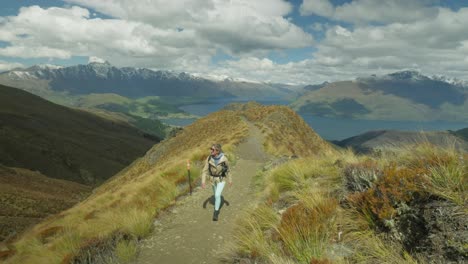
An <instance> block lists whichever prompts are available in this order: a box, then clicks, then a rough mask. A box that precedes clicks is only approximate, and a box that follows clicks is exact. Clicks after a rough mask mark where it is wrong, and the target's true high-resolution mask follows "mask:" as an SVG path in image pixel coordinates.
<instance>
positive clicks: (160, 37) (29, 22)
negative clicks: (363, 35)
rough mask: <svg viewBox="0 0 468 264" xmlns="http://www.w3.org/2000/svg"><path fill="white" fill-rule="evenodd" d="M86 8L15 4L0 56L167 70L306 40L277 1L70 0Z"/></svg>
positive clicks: (0, 36)
mask: <svg viewBox="0 0 468 264" xmlns="http://www.w3.org/2000/svg"><path fill="white" fill-rule="evenodd" d="M68 2H70V3H77V4H80V5H83V6H86V7H91V8H93V9H95V10H96V11H99V12H102V13H104V14H106V15H109V16H112V17H115V18H114V19H101V18H97V17H94V16H91V13H92V12H91V11H90V10H88V9H87V8H83V7H78V6H72V7H68V8H59V7H51V8H47V9H44V8H41V7H39V6H30V7H23V8H21V9H20V10H19V14H18V15H17V16H11V17H6V18H4V21H3V23H2V24H0V40H3V41H6V42H9V44H10V45H9V46H7V47H5V48H3V49H0V56H11V57H18V56H19V57H23V58H28V57H29V58H38V57H46V58H47V57H48V58H69V57H70V56H98V57H101V58H105V59H106V60H108V61H110V62H112V63H114V64H116V65H120V66H140V67H153V68H164V69H175V68H180V67H182V66H186V65H188V66H190V65H197V64H199V63H205V64H209V63H210V58H211V57H212V56H213V55H215V54H216V53H217V52H219V51H220V50H221V51H223V52H224V53H226V54H230V55H232V56H245V55H255V54H257V55H258V54H266V53H267V52H269V51H271V50H281V49H285V48H296V47H306V46H307V45H310V44H311V43H312V41H313V39H312V36H311V35H309V34H308V33H306V32H304V31H303V30H302V29H301V28H299V27H298V26H296V25H294V24H292V23H291V22H290V21H289V20H287V19H285V18H284V17H283V16H284V15H286V14H288V13H289V12H291V11H292V6H291V4H289V3H287V2H285V1H283V0H274V1H270V0H268V1H267V0H257V1H235V2H233V3H231V2H227V1H221V0H219V1H218V0H216V1H205V0H193V1H188V0H187V1H171V2H167V1H146V2H145V4H142V3H141V2H135V1H127V0H108V1H87V0H73V1H72V0H70V1H68Z"/></svg>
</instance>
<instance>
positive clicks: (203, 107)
mask: <svg viewBox="0 0 468 264" xmlns="http://www.w3.org/2000/svg"><path fill="white" fill-rule="evenodd" d="M247 101H249V100H247V99H237V100H236V101H235V102H247ZM256 101H258V102H259V103H262V104H265V105H272V104H280V105H287V104H288V102H287V101H284V100H278V99H274V98H273V99H264V100H256ZM232 102H233V100H232V99H229V98H228V99H221V100H216V101H214V102H213V103H209V104H193V105H185V106H182V107H180V108H181V109H182V110H184V111H186V112H188V113H190V114H194V115H198V116H205V115H208V114H210V113H212V112H216V111H219V110H220V109H222V108H223V107H224V106H226V105H227V104H229V103H232ZM300 115H301V117H302V118H303V119H304V120H305V121H306V122H307V124H309V125H310V126H311V127H312V129H314V131H315V132H317V133H318V134H319V135H320V136H321V137H323V138H324V139H327V140H342V139H345V138H349V137H352V136H356V135H358V134H362V133H364V132H367V131H370V130H383V129H386V130H389V129H392V130H404V131H443V130H458V129H461V128H466V127H468V123H467V122H447V121H430V122H418V121H385V120H355V119H339V118H328V117H319V116H314V115H310V114H300ZM194 121H195V119H172V120H171V119H169V120H164V122H166V123H168V124H172V125H178V126H186V125H189V124H191V123H193V122H194Z"/></svg>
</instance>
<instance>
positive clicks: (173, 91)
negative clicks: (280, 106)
mask: <svg viewBox="0 0 468 264" xmlns="http://www.w3.org/2000/svg"><path fill="white" fill-rule="evenodd" d="M34 82H37V83H40V87H38V86H39V85H37V84H36V87H33V86H32V85H31V83H34ZM0 83H3V84H5V85H9V86H13V87H18V88H21V89H28V90H29V91H30V92H32V93H38V92H40V91H37V89H39V90H42V92H45V91H46V90H50V91H54V92H66V93H68V94H71V95H83V94H90V93H115V94H119V95H122V96H126V97H130V98H138V97H145V96H191V97H237V96H286V95H288V94H289V93H291V92H292V91H293V90H294V89H296V88H297V87H296V86H290V85H280V87H278V85H271V84H267V83H255V82H246V81H242V82H238V81H234V80H231V79H229V78H225V79H223V80H209V79H205V78H201V77H197V76H194V75H191V74H188V73H184V72H181V73H175V72H171V71H161V70H157V71H155V70H151V69H146V68H133V67H122V68H119V67H115V66H112V65H111V64H109V63H108V62H104V63H98V62H92V63H89V64H86V65H75V66H69V67H59V66H53V65H35V66H32V67H29V68H26V69H14V70H11V71H8V72H4V73H2V74H0ZM35 90H36V91H35Z"/></svg>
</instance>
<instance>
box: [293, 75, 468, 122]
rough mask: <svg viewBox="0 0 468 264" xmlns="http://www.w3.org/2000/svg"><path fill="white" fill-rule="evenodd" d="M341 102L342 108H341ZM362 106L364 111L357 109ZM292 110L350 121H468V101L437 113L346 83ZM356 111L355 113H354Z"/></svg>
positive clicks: (298, 103) (311, 95) (300, 100)
mask: <svg viewBox="0 0 468 264" xmlns="http://www.w3.org/2000/svg"><path fill="white" fill-rule="evenodd" d="M345 98H348V99H353V100H354V101H353V104H352V105H350V106H349V107H347V106H346V105H343V102H342V101H340V100H342V99H345ZM340 102H341V104H340ZM356 104H360V105H361V107H364V109H365V110H364V109H361V108H358V107H356V106H355V105H356ZM291 106H292V108H293V109H295V110H298V111H301V110H303V111H305V112H307V113H309V112H310V113H315V114H320V115H323V116H329V117H348V118H350V117H351V118H358V119H377V120H418V121H421V120H452V121H467V120H468V119H467V117H466V115H463V114H462V113H466V111H468V101H466V102H465V104H464V105H460V106H455V105H451V104H448V103H445V104H443V105H442V106H441V107H440V109H434V108H431V107H429V106H427V105H424V104H421V103H415V102H412V101H410V100H409V99H406V98H402V97H398V96H395V95H392V94H384V93H382V92H381V91H371V90H368V89H366V88H365V87H364V86H362V85H361V84H360V83H359V82H353V81H343V82H335V83H331V84H328V85H327V86H325V87H323V88H321V89H319V90H315V91H310V92H307V93H305V94H304V95H303V96H301V97H300V98H298V99H297V100H296V101H295V102H293V103H292V105H291ZM350 107H352V108H354V109H355V111H354V112H353V111H352V109H351V108H350Z"/></svg>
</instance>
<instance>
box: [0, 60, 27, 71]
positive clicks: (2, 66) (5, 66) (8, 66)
mask: <svg viewBox="0 0 468 264" xmlns="http://www.w3.org/2000/svg"><path fill="white" fill-rule="evenodd" d="M23 67H24V65H23V64H21V63H17V62H7V61H2V60H0V72H3V71H9V70H12V69H14V68H23Z"/></svg>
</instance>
